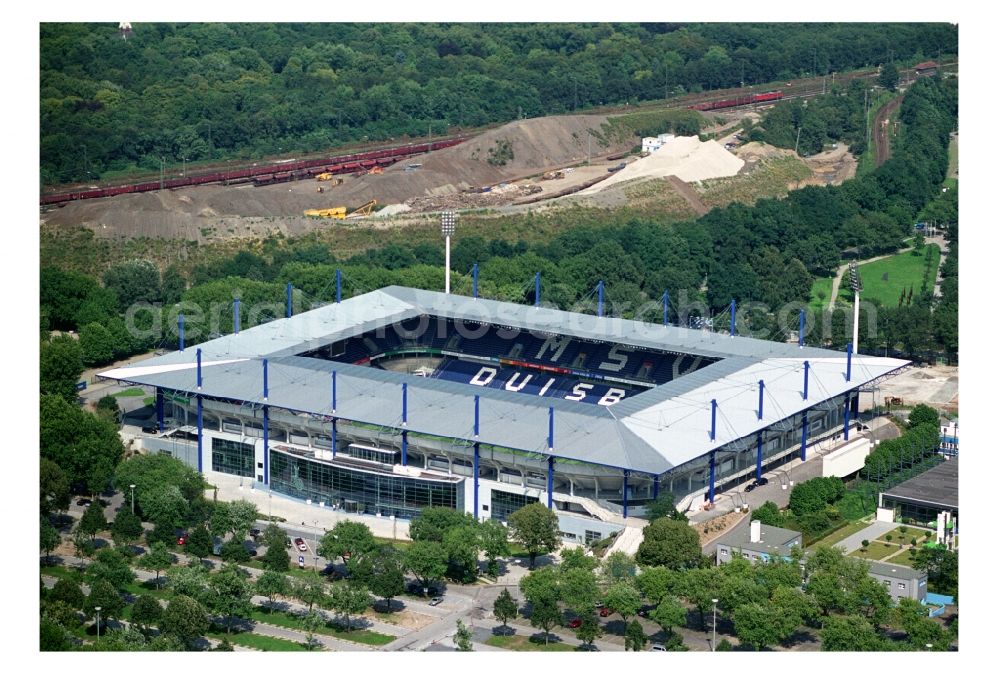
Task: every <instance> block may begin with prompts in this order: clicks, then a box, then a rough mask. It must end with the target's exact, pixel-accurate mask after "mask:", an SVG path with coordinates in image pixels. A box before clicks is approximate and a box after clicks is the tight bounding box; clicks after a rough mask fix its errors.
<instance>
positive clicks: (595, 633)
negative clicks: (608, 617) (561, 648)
mask: <svg viewBox="0 0 1000 676" xmlns="http://www.w3.org/2000/svg"><path fill="white" fill-rule="evenodd" d="M603 635H604V631H603V630H602V629H601V623H600V622H598V620H597V616H596V615H594V609H593V608H591V609H590V610H588V611H587V612H585V613H581V615H580V626H579V627H577V628H576V637H577V638H578V639H580V641H581V642H582V643H584V644H586V645H593V644H594V640H595V639H598V638H600V637H601V636H603Z"/></svg>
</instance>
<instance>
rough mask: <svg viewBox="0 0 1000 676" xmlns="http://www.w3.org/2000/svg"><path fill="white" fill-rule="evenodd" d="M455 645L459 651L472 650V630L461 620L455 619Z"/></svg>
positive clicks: (466, 651)
mask: <svg viewBox="0 0 1000 676" xmlns="http://www.w3.org/2000/svg"><path fill="white" fill-rule="evenodd" d="M455 647H456V648H457V649H458V651H459V652H463V653H468V652H472V632H471V631H469V628H468V627H466V626H465V623H463V622H462V620H455Z"/></svg>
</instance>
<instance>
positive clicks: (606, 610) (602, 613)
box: [598, 606, 611, 617]
mask: <svg viewBox="0 0 1000 676" xmlns="http://www.w3.org/2000/svg"><path fill="white" fill-rule="evenodd" d="M610 614H611V609H610V608H608V607H607V606H603V607H602V608H601V610H600V611H598V615H600V616H601V617H607V616H609V615H610Z"/></svg>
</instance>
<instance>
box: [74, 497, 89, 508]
mask: <svg viewBox="0 0 1000 676" xmlns="http://www.w3.org/2000/svg"><path fill="white" fill-rule="evenodd" d="M91 502H92V500H91V499H90V498H80V499H79V500H77V501H76V504H77V506H79V507H90V503H91Z"/></svg>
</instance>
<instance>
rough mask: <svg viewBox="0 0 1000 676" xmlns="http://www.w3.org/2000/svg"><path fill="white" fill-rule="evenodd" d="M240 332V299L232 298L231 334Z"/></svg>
mask: <svg viewBox="0 0 1000 676" xmlns="http://www.w3.org/2000/svg"><path fill="white" fill-rule="evenodd" d="M239 332H240V299H239V298H233V333H239Z"/></svg>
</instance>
